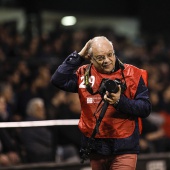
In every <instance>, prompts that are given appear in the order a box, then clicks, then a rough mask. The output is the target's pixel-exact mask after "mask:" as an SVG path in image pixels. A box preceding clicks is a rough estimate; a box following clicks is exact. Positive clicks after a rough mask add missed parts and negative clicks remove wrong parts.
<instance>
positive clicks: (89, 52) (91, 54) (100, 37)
mask: <svg viewBox="0 0 170 170" xmlns="http://www.w3.org/2000/svg"><path fill="white" fill-rule="evenodd" d="M97 39H105V40H107V41H109V42H110V44H111V45H112V46H113V43H112V42H111V41H110V40H108V38H106V37H105V36H96V37H94V38H92V39H91V43H90V45H89V49H88V54H89V55H90V56H91V57H93V49H92V45H93V43H94V42H95V41H96V40H97Z"/></svg>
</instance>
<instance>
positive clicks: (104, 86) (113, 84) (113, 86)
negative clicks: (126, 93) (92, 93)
mask: <svg viewBox="0 0 170 170" xmlns="http://www.w3.org/2000/svg"><path fill="white" fill-rule="evenodd" d="M118 85H121V88H122V90H123V89H124V84H123V83H122V82H121V81H120V80H118V79H115V80H111V79H103V80H102V82H101V84H100V87H99V94H100V95H101V96H104V94H105V93H106V91H108V92H109V93H117V92H118V91H119V87H118Z"/></svg>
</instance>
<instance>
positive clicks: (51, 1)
mask: <svg viewBox="0 0 170 170" xmlns="http://www.w3.org/2000/svg"><path fill="white" fill-rule="evenodd" d="M0 6H2V7H22V8H24V9H25V10H26V12H27V13H28V14H29V13H38V12H40V11H41V10H51V11H58V12H67V13H71V14H74V13H80V14H85V15H95V16H96V15H97V16H125V17H137V18H138V19H139V20H140V22H141V31H142V32H143V33H148V34H164V35H168V34H169V30H170V2H169V1H168V0H130V1H128V0H116V1H115V0H105V1H103V0H0Z"/></svg>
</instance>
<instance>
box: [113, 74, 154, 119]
mask: <svg viewBox="0 0 170 170" xmlns="http://www.w3.org/2000/svg"><path fill="white" fill-rule="evenodd" d="M116 109H117V110H118V111H120V112H122V113H124V114H130V115H134V116H137V117H141V118H146V117H147V116H149V114H150V112H151V102H150V100H149V92H148V88H147V87H146V85H145V83H144V80H143V78H142V77H141V78H140V81H139V84H138V87H137V91H136V95H135V98H134V99H133V100H132V99H129V98H127V97H126V96H125V95H123V94H122V95H121V97H120V101H119V103H118V105H117V107H116Z"/></svg>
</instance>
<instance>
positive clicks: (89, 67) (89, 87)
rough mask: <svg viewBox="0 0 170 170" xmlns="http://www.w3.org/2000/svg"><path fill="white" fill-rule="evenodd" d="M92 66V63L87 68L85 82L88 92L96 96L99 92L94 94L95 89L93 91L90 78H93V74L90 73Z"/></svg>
mask: <svg viewBox="0 0 170 170" xmlns="http://www.w3.org/2000/svg"><path fill="white" fill-rule="evenodd" d="M91 66H92V63H90V64H89V65H88V66H87V68H86V71H85V74H84V82H85V86H86V89H87V91H88V92H89V93H90V94H92V95H95V94H97V93H98V91H96V92H93V89H92V87H91V84H90V82H89V77H90V76H91V72H90V70H91Z"/></svg>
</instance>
